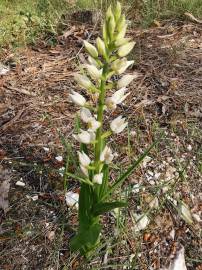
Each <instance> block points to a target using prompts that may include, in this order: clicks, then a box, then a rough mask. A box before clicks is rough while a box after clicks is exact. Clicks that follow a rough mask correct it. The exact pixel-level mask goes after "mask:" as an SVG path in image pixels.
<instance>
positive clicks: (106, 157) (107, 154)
mask: <svg viewBox="0 0 202 270" xmlns="http://www.w3.org/2000/svg"><path fill="white" fill-rule="evenodd" d="M113 158H114V155H113V154H112V151H111V149H110V147H108V146H107V145H106V146H105V148H104V150H103V151H102V153H101V155H100V161H102V162H104V161H105V163H106V164H109V163H110V162H111V161H112V160H113Z"/></svg>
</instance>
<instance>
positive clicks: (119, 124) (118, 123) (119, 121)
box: [110, 116, 128, 133]
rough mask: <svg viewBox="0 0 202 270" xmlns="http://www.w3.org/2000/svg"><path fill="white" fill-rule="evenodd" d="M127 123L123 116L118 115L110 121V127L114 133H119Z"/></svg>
mask: <svg viewBox="0 0 202 270" xmlns="http://www.w3.org/2000/svg"><path fill="white" fill-rule="evenodd" d="M127 124H128V123H127V122H125V118H122V116H118V117H117V118H115V119H114V120H113V121H112V122H111V124H110V127H111V130H112V131H113V132H114V133H120V132H122V131H123V130H124V128H125V127H126V126H127Z"/></svg>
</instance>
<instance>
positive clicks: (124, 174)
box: [102, 141, 158, 200]
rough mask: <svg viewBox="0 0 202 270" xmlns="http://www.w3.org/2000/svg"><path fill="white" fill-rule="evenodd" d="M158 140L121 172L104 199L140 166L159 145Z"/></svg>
mask: <svg viewBox="0 0 202 270" xmlns="http://www.w3.org/2000/svg"><path fill="white" fill-rule="evenodd" d="M157 143H158V141H155V142H154V143H153V144H152V145H151V146H150V147H149V148H147V149H146V150H145V151H144V153H143V154H142V155H141V156H140V157H139V158H138V159H137V160H136V161H135V162H134V163H133V164H132V165H131V166H130V167H129V168H128V170H127V171H126V172H125V173H123V174H121V176H120V177H119V178H118V180H117V181H116V182H115V183H114V184H113V185H112V186H111V188H110V189H109V190H108V192H107V193H106V194H105V195H104V196H103V197H102V200H104V199H106V198H107V197H108V196H109V195H110V194H111V193H113V191H114V190H115V189H116V188H117V187H119V186H120V185H121V184H122V183H123V182H124V181H125V180H126V179H127V178H128V177H129V176H130V175H131V174H132V173H133V172H134V170H135V169H136V168H137V167H138V166H139V164H140V163H141V162H142V161H143V159H144V158H145V157H146V156H147V155H148V154H149V152H150V151H151V149H152V148H154V147H155V146H156V145H157Z"/></svg>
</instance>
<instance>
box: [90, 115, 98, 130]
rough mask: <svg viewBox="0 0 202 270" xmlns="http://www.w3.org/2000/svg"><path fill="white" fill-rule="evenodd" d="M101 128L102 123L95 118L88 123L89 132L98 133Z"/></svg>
mask: <svg viewBox="0 0 202 270" xmlns="http://www.w3.org/2000/svg"><path fill="white" fill-rule="evenodd" d="M100 126H101V123H100V122H98V121H96V120H95V118H93V117H92V118H91V119H90V120H89V122H88V127H89V128H88V130H89V131H96V130H97V129H98V128H99V127H100Z"/></svg>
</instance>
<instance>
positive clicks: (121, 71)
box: [117, 60, 134, 75]
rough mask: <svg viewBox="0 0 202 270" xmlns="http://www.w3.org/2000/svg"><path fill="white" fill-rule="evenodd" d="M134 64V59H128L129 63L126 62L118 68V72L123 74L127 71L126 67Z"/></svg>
mask: <svg viewBox="0 0 202 270" xmlns="http://www.w3.org/2000/svg"><path fill="white" fill-rule="evenodd" d="M132 64H134V61H133V60H132V61H127V63H126V64H125V66H122V67H120V69H119V70H118V72H117V73H118V74H119V75H120V74H122V73H124V72H125V71H126V69H127V68H128V67H129V66H131V65H132Z"/></svg>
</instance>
